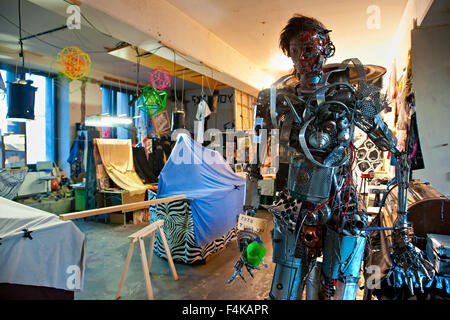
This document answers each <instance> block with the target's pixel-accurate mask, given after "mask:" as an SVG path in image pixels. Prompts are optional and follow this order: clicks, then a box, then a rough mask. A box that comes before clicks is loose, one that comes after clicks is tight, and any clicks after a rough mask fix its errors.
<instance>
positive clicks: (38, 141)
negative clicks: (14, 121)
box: [25, 74, 53, 164]
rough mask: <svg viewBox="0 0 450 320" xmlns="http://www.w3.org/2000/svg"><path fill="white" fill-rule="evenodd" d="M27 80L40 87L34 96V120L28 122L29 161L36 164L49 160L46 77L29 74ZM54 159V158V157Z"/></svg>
mask: <svg viewBox="0 0 450 320" xmlns="http://www.w3.org/2000/svg"><path fill="white" fill-rule="evenodd" d="M25 78H26V79H27V80H32V81H33V84H32V85H33V86H34V87H36V88H38V89H37V90H36V94H35V97H34V120H33V121H27V122H26V139H27V163H29V164H34V163H36V162H38V161H46V160H47V156H46V154H47V144H46V141H47V139H46V138H47V132H46V130H45V116H46V112H45V111H46V110H45V109H46V108H45V100H46V99H45V97H46V83H45V82H46V81H45V77H43V76H37V75H30V74H27V75H26V77H25ZM52 160H53V159H52Z"/></svg>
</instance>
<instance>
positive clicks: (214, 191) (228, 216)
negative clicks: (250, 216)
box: [157, 134, 245, 246]
mask: <svg viewBox="0 0 450 320" xmlns="http://www.w3.org/2000/svg"><path fill="white" fill-rule="evenodd" d="M182 194H184V195H186V196H187V200H188V201H189V202H190V205H191V209H192V216H193V221H194V233H195V240H196V243H197V245H198V246H203V245H204V244H207V243H208V242H210V241H213V240H215V239H217V238H220V237H221V236H223V235H224V234H225V233H227V232H229V231H230V230H231V229H232V228H233V227H234V226H235V225H236V223H237V219H238V216H239V214H240V213H242V211H243V205H244V197H245V179H244V178H242V177H239V176H238V175H236V174H235V173H234V172H233V170H232V169H231V168H230V166H229V165H228V163H227V162H226V161H225V159H224V158H223V157H222V155H220V154H219V153H218V152H217V151H213V150H210V149H207V148H204V147H202V146H201V145H200V144H199V143H197V142H196V141H194V140H192V139H191V138H190V137H189V136H188V135H186V134H180V135H178V137H177V142H176V144H175V147H174V149H173V150H172V153H171V155H170V157H169V159H168V160H167V162H166V165H165V166H164V168H163V169H162V171H161V173H160V176H159V182H158V193H157V197H158V198H163V197H169V196H174V195H182Z"/></svg>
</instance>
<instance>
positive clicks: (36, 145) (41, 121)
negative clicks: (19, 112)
mask: <svg viewBox="0 0 450 320" xmlns="http://www.w3.org/2000/svg"><path fill="white" fill-rule="evenodd" d="M0 73H1V75H2V78H3V81H4V82H5V84H6V85H7V83H6V82H7V81H8V82H13V81H14V80H15V74H14V72H10V71H8V70H2V69H0ZM25 79H26V80H32V81H33V83H32V86H34V87H36V88H37V90H36V93H35V102H34V117H35V120H31V121H27V122H25V134H26V148H27V150H26V151H27V156H26V158H27V164H35V163H36V162H38V161H53V160H54V108H53V85H54V82H53V79H50V78H48V77H45V76H42V75H37V74H30V73H27V74H26V76H25ZM7 113H8V105H7V95H6V94H2V93H0V131H1V135H5V134H6V133H23V132H21V131H22V130H23V129H22V128H23V125H22V128H21V124H20V123H19V122H14V121H9V120H8V119H7V118H6V115H7Z"/></svg>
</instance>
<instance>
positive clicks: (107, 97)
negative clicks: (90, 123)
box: [102, 86, 137, 139]
mask: <svg viewBox="0 0 450 320" xmlns="http://www.w3.org/2000/svg"><path fill="white" fill-rule="evenodd" d="M132 99H133V95H132V94H131V93H130V90H124V89H117V88H112V87H109V86H102V100H103V101H102V113H103V114H105V115H110V116H119V117H134V115H135V114H136V107H135V106H134V107H130V106H129V105H128V104H129V102H130V101H131V100H132ZM134 122H135V124H134V125H135V126H136V125H137V121H136V120H135V121H134ZM102 136H103V137H105V138H116V139H129V138H130V137H131V135H130V126H126V127H112V128H102Z"/></svg>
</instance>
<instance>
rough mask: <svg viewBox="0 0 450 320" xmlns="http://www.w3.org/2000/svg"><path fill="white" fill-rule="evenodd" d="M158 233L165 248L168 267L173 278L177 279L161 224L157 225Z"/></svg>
mask: <svg viewBox="0 0 450 320" xmlns="http://www.w3.org/2000/svg"><path fill="white" fill-rule="evenodd" d="M158 231H159V235H160V236H161V240H162V242H163V244H164V249H165V250H166V255H167V261H168V262H169V266H170V269H171V270H172V275H173V278H174V279H175V280H178V274H177V270H175V265H174V264H173V260H172V255H171V254H170V248H169V244H168V243H167V240H166V236H165V235H164V230H163V228H162V226H158Z"/></svg>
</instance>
